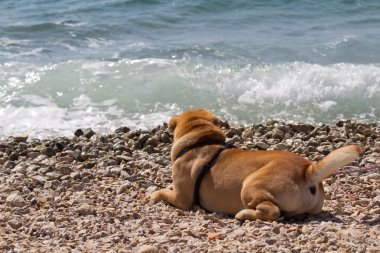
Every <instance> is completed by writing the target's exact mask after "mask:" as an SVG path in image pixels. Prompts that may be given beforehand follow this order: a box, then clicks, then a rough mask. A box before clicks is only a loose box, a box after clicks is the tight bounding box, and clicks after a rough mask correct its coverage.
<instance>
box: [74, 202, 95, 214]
mask: <svg viewBox="0 0 380 253" xmlns="http://www.w3.org/2000/svg"><path fill="white" fill-rule="evenodd" d="M75 211H76V212H77V213H78V214H80V215H83V216H86V215H94V214H96V211H95V208H94V207H93V206H91V205H89V204H82V205H80V206H79V207H78V208H77V209H76V210H75Z"/></svg>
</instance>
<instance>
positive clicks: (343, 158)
mask: <svg viewBox="0 0 380 253" xmlns="http://www.w3.org/2000/svg"><path fill="white" fill-rule="evenodd" d="M360 152H361V149H360V146H359V145H350V146H346V147H343V148H339V149H336V150H334V151H332V152H331V153H330V154H328V155H327V156H326V157H325V158H323V159H322V160H321V161H319V162H318V163H313V164H311V165H309V167H308V168H307V170H306V177H307V178H308V179H309V180H311V181H312V182H315V183H319V182H322V180H323V179H326V178H328V177H329V176H331V174H332V173H334V172H335V171H336V170H337V169H339V168H340V167H342V166H343V165H346V164H348V163H350V162H352V161H354V160H355V159H356V158H357V157H358V156H359V154H360Z"/></svg>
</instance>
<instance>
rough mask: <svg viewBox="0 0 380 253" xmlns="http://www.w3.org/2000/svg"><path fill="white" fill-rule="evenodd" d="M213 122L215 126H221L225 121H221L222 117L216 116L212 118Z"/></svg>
mask: <svg viewBox="0 0 380 253" xmlns="http://www.w3.org/2000/svg"><path fill="white" fill-rule="evenodd" d="M211 123H212V124H213V125H215V126H218V127H221V126H222V124H223V121H221V120H220V119H218V118H217V117H214V118H213V119H212V120H211Z"/></svg>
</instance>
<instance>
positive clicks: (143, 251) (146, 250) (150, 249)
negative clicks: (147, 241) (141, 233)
mask: <svg viewBox="0 0 380 253" xmlns="http://www.w3.org/2000/svg"><path fill="white" fill-rule="evenodd" d="M137 252H138V253H158V252H159V251H158V248H157V247H155V246H152V245H143V246H141V247H140V248H139V250H138V251H137Z"/></svg>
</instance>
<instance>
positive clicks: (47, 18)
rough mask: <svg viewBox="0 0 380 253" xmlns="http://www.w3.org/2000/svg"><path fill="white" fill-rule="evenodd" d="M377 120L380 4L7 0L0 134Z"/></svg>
mask: <svg viewBox="0 0 380 253" xmlns="http://www.w3.org/2000/svg"><path fill="white" fill-rule="evenodd" d="M199 107H201V108H205V109H209V110H212V111H214V112H215V113H216V114H217V115H219V116H221V117H222V118H223V119H226V120H230V121H237V122H239V123H244V124H250V123H258V122H262V121H265V120H267V119H271V118H276V119H280V120H285V121H290V120H297V121H306V122H310V123H316V122H323V123H333V122H335V121H337V120H340V119H349V118H356V119H358V120H360V121H372V122H379V121H380V1H375V0H373V1H327V0H321V1H296V0H294V1H290V0H288V1H285V0H283V1H280V0H267V1H264V0H263V1H257V0H256V1H206V0H199V1H154V0H145V1H137V0H135V1H120V0H113V1H87V0H86V1H52V0H39V1H37V0H28V1H27V0H20V1H12V0H3V1H0V119H1V121H0V135H8V134H12V133H16V132H28V133H30V135H34V136H47V135H59V134H69V133H72V132H73V131H74V130H75V129H76V128H79V127H89V126H91V127H92V128H93V129H95V130H96V131H110V130H112V129H114V128H116V127H118V126H121V125H128V126H131V127H134V128H149V127H152V126H155V125H156V124H159V123H162V122H163V121H166V120H167V119H168V118H169V117H170V116H171V115H172V114H175V113H178V112H180V111H182V110H185V109H188V108H199Z"/></svg>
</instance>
